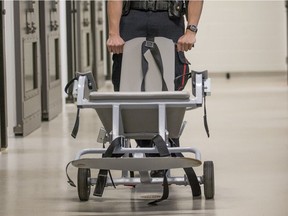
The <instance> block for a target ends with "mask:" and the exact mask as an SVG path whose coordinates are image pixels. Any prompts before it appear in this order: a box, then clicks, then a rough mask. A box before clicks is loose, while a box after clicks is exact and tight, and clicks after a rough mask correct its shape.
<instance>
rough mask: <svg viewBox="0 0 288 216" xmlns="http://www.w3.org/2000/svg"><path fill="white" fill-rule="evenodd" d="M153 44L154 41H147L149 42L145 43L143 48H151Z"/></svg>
mask: <svg viewBox="0 0 288 216" xmlns="http://www.w3.org/2000/svg"><path fill="white" fill-rule="evenodd" d="M154 44H155V42H154V41H149V40H146V41H145V46H146V47H148V48H153V47H154Z"/></svg>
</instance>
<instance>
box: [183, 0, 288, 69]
mask: <svg viewBox="0 0 288 216" xmlns="http://www.w3.org/2000/svg"><path fill="white" fill-rule="evenodd" d="M286 43H287V39H286V8H285V2H284V0H283V1H277V0H274V1H267V0H261V1H247V0H246V1H235V0H230V1H216V0H207V1H205V2H204V8H203V13H202V17H201V20H200V23H199V32H198V34H197V43H196V44H195V49H194V50H193V51H191V52H189V53H187V58H188V59H189V60H190V61H191V63H192V67H191V68H192V69H195V70H202V69H208V70H209V71H210V72H261V71H269V72H270V71H285V70H286V55H287V54H286V52H287V51H286V49H287V45H286Z"/></svg>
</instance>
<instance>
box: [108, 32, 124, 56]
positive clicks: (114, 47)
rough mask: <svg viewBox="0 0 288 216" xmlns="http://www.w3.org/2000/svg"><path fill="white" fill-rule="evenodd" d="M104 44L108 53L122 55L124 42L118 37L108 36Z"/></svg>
mask: <svg viewBox="0 0 288 216" xmlns="http://www.w3.org/2000/svg"><path fill="white" fill-rule="evenodd" d="M106 44H107V49H108V51H109V52H112V53H115V54H119V53H123V47H124V44H125V41H124V40H123V39H122V38H121V37H120V35H110V36H109V38H108V40H107V43H106Z"/></svg>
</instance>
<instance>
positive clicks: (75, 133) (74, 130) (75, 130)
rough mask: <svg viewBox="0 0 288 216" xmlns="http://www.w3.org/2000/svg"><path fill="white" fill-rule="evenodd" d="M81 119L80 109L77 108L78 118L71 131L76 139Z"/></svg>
mask: <svg viewBox="0 0 288 216" xmlns="http://www.w3.org/2000/svg"><path fill="white" fill-rule="evenodd" d="M79 121H80V109H79V108H78V109H77V114H76V120H75V123H74V127H73V130H72V132H71V136H72V137H73V138H75V139H76V137H77V134H78V130H79Z"/></svg>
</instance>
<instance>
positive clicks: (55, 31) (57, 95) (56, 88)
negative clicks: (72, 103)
mask: <svg viewBox="0 0 288 216" xmlns="http://www.w3.org/2000/svg"><path fill="white" fill-rule="evenodd" d="M39 7H40V16H41V17H40V18H41V19H40V41H41V49H40V50H41V72H42V76H41V80H42V82H41V84H42V87H41V89H42V92H41V100H42V120H51V119H53V118H55V117H56V116H57V115H58V114H59V113H60V112H61V111H62V98H61V91H63V90H62V89H61V79H60V77H61V74H60V70H61V68H60V31H59V28H60V26H59V6H58V1H57V0H53V1H40V2H39Z"/></svg>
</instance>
